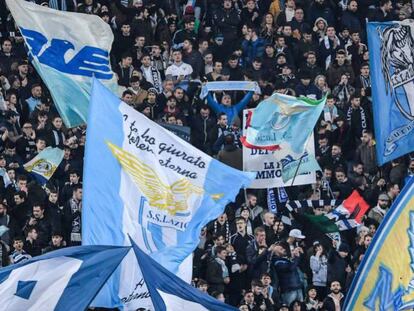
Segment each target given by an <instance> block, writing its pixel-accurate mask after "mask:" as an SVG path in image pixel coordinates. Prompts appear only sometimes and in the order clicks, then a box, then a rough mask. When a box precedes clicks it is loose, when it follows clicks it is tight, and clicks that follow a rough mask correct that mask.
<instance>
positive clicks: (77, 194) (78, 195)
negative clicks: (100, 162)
mask: <svg viewBox="0 0 414 311" xmlns="http://www.w3.org/2000/svg"><path fill="white" fill-rule="evenodd" d="M74 196H75V199H76V200H78V201H81V200H82V189H77V190H76V191H75V192H74Z"/></svg>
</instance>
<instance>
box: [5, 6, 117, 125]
mask: <svg viewBox="0 0 414 311" xmlns="http://www.w3.org/2000/svg"><path fill="white" fill-rule="evenodd" d="M6 3H7V5H8V7H9V9H10V11H11V13H12V15H13V18H14V20H15V21H16V24H17V26H18V27H19V29H20V32H21V34H22V36H23V38H24V41H25V43H26V46H27V48H28V52H29V58H30V60H31V62H32V64H33V66H34V67H35V68H36V71H37V72H38V74H39V75H40V76H41V78H42V79H43V81H44V82H45V84H46V85H47V87H48V88H49V90H50V93H51V95H52V97H53V101H54V103H55V104H56V108H57V109H58V111H59V114H60V116H61V117H62V119H63V122H65V125H66V126H67V127H74V126H77V125H80V124H83V123H86V120H87V115H88V110H89V98H90V93H91V85H92V77H95V78H96V79H99V80H100V81H102V83H104V84H105V85H106V86H107V87H109V88H111V89H112V90H113V91H116V90H117V88H118V84H117V81H116V77H115V74H114V73H113V72H112V69H111V65H110V62H109V53H110V50H111V46H112V41H113V39H114V35H113V34H112V30H111V27H110V26H109V25H108V24H107V23H105V22H104V21H103V20H102V19H101V18H100V17H99V16H96V15H90V14H80V13H72V12H64V11H59V10H53V9H49V8H47V7H44V6H40V5H36V4H34V3H32V2H28V1H23V0H7V1H6ZM30 108H31V109H33V108H34V107H30Z"/></svg>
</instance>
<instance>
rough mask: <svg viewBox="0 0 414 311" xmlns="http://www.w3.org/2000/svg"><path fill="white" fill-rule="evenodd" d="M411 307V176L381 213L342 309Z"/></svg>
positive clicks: (413, 208)
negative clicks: (387, 209) (386, 211)
mask: <svg viewBox="0 0 414 311" xmlns="http://www.w3.org/2000/svg"><path fill="white" fill-rule="evenodd" d="M413 308H414V178H411V180H410V181H409V182H408V183H407V184H406V185H405V187H404V188H403V190H402V192H401V193H400V195H399V196H398V198H397V200H396V201H395V202H394V203H393V205H392V206H391V208H390V210H389V211H388V213H387V214H386V215H385V218H384V220H383V221H382V223H381V225H380V227H379V229H378V230H377V232H376V233H375V236H374V239H373V240H372V242H371V244H370V245H369V248H368V250H367V252H366V253H365V255H364V258H363V260H362V262H361V264H360V265H359V267H358V269H357V273H356V275H355V277H354V280H353V282H352V285H351V288H350V289H349V291H348V294H347V297H346V300H345V308H344V310H346V311H352V310H360V311H364V310H370V311H374V310H384V311H385V310H412V309H413Z"/></svg>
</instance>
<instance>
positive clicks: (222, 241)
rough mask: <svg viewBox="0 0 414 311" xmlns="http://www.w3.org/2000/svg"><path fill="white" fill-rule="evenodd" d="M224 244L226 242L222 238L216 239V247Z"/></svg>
mask: <svg viewBox="0 0 414 311" xmlns="http://www.w3.org/2000/svg"><path fill="white" fill-rule="evenodd" d="M224 242H226V241H225V240H224V237H223V236H221V235H220V236H219V237H217V239H216V242H215V243H216V246H222V245H223V244H224Z"/></svg>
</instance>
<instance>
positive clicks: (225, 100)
mask: <svg viewBox="0 0 414 311" xmlns="http://www.w3.org/2000/svg"><path fill="white" fill-rule="evenodd" d="M221 103H222V104H223V105H224V106H227V107H230V106H231V97H230V96H229V95H224V96H223V99H222V100H221Z"/></svg>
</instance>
